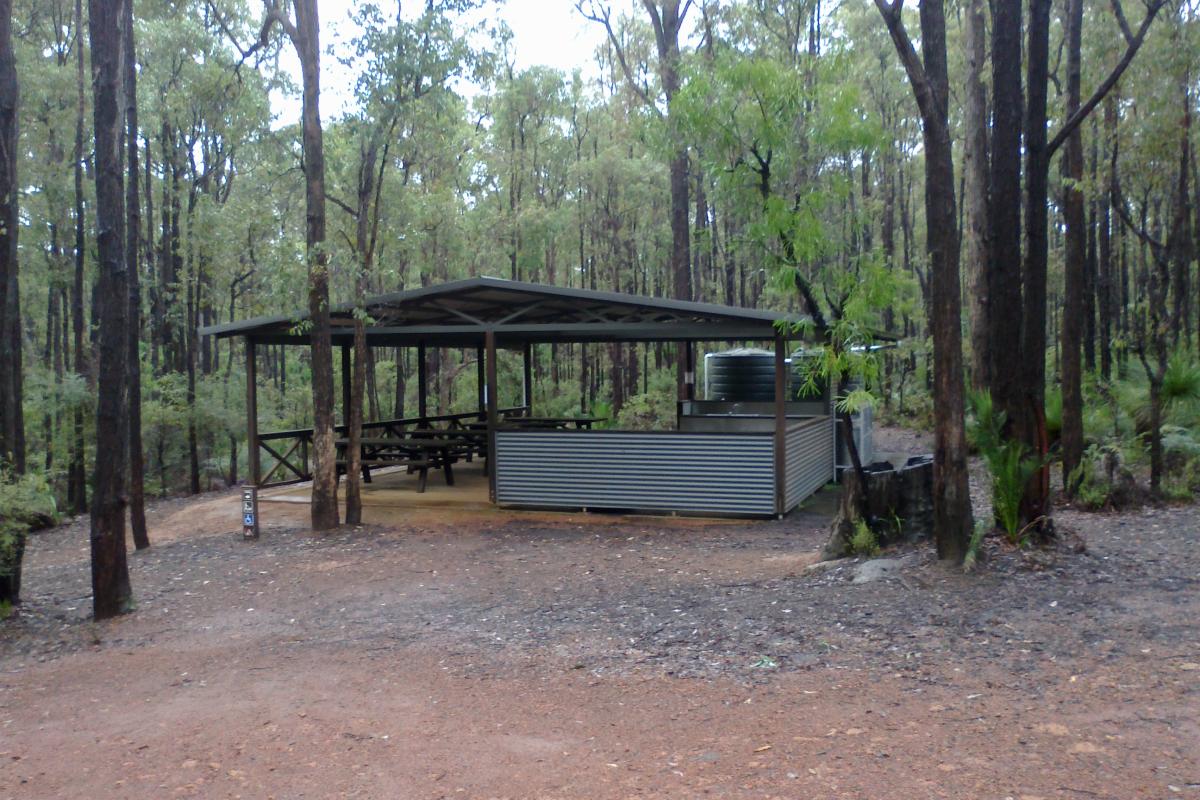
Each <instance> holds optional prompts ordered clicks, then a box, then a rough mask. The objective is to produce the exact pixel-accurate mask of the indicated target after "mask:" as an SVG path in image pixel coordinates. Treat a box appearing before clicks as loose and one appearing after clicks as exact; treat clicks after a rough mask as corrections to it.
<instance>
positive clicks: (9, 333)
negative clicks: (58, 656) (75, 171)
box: [0, 0, 50, 605]
mask: <svg viewBox="0 0 1200 800" xmlns="http://www.w3.org/2000/svg"><path fill="white" fill-rule="evenodd" d="M17 113H18V83H17V64H16V56H15V54H14V53H13V47H12V0H0V469H3V470H5V471H7V470H9V469H11V470H14V471H15V472H16V473H18V474H20V473H23V472H24V471H25V418H24V407H23V402H22V397H23V390H22V385H21V299H20V285H19V283H18V282H17V277H18V275H17V271H18V264H17V257H18V253H17V232H18V230H19V228H18V226H19V224H20V214H19V212H18V204H19V202H20V201H19V199H18V198H19V197H20V182H19V180H18V178H17V152H18V142H19V139H18V136H17V124H18V117H17ZM49 336H50V334H49V332H48V333H47V337H49ZM47 341H49V338H48V339H47ZM48 419H49V417H48V416H47V420H48ZM48 449H49V448H47V450H48ZM4 477H5V476H4V475H0V480H3V479H4ZM24 556H25V531H24V530H17V531H14V532H12V533H11V540H10V541H3V542H0V604H6V605H16V604H18V603H20V602H21V562H22V561H23V560H24Z"/></svg>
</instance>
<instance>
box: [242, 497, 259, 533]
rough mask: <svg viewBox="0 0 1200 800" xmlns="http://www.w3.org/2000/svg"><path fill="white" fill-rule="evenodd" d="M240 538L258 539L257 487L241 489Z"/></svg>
mask: <svg viewBox="0 0 1200 800" xmlns="http://www.w3.org/2000/svg"><path fill="white" fill-rule="evenodd" d="M242 538H243V539H257V538H258V487H257V486H243V487H242Z"/></svg>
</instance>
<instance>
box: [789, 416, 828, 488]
mask: <svg viewBox="0 0 1200 800" xmlns="http://www.w3.org/2000/svg"><path fill="white" fill-rule="evenodd" d="M786 455H787V459H786V463H787V467H786V472H785V478H786V483H785V491H784V498H785V500H786V506H787V510H788V511H791V510H792V509H793V508H795V507H796V506H797V505H799V504H800V503H801V502H802V501H803V500H804V499H805V498H806V497H808V496H809V495H811V494H812V493H813V492H815V491H817V490H818V489H820V488H821V487H822V486H824V485H825V484H826V483H828V482H829V481H831V480H833V418H832V417H814V418H813V419H809V420H805V421H804V422H801V423H799V424H796V425H791V426H789V427H788V430H787V449H786Z"/></svg>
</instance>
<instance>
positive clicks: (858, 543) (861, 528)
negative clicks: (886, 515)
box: [850, 519, 880, 556]
mask: <svg viewBox="0 0 1200 800" xmlns="http://www.w3.org/2000/svg"><path fill="white" fill-rule="evenodd" d="M879 551H880V547H879V538H878V537H877V536H876V535H875V531H873V530H871V526H870V525H868V524H867V522H866V520H862V519H860V520H856V521H855V523H854V534H853V535H852V536H851V537H850V554H851V555H858V556H876V555H879Z"/></svg>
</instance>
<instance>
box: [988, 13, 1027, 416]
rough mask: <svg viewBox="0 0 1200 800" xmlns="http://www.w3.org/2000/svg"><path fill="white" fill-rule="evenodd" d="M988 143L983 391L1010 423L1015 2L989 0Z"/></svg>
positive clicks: (1017, 219)
mask: <svg viewBox="0 0 1200 800" xmlns="http://www.w3.org/2000/svg"><path fill="white" fill-rule="evenodd" d="M991 5H992V141H991V152H990V154H989V155H990V157H991V163H990V166H989V170H988V183H989V185H990V187H991V195H990V197H989V205H988V241H989V247H988V280H987V285H988V300H989V303H990V305H991V307H992V308H996V309H1001V308H1002V309H1004V310H1005V311H1004V313H1003V314H992V315H990V316H989V317H988V345H987V351H988V354H989V356H990V358H989V369H988V375H989V378H990V383H989V389H990V390H991V395H992V400H993V402H994V403H995V405H996V408H997V410H999V411H1003V412H1004V413H1005V415H1006V417H1007V419H1008V421H1009V424H1010V426H1011V424H1012V422H1013V420H1014V419H1015V418H1016V414H1017V409H1018V407H1019V406H1020V404H1021V400H1022V398H1021V391H1020V384H1019V381H1018V376H1019V375H1020V368H1021V348H1020V341H1021V122H1022V116H1023V112H1022V109H1023V106H1024V96H1023V93H1022V90H1021V4H1020V3H1013V2H1005V1H1004V0H993V2H992V4H991Z"/></svg>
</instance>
